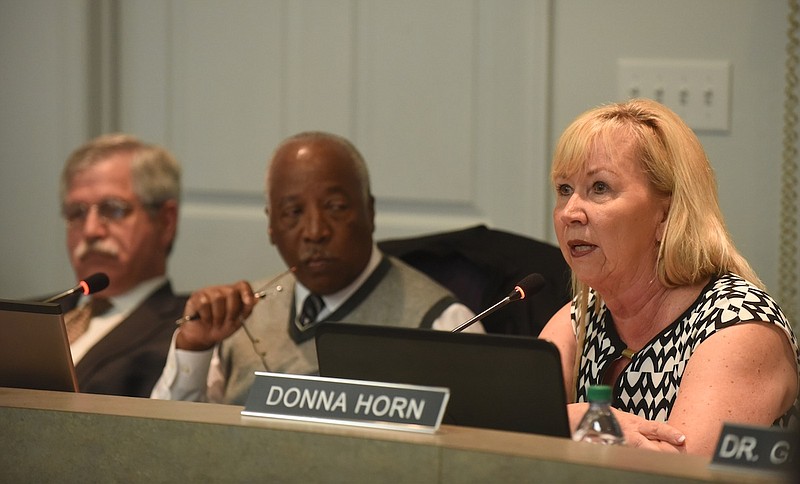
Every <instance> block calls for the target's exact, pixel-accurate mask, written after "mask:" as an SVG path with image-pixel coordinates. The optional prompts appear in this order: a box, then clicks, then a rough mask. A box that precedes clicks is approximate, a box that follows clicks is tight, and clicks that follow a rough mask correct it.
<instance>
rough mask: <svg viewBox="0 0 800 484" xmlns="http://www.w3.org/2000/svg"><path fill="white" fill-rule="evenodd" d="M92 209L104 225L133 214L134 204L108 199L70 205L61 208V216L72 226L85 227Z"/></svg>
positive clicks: (117, 199)
mask: <svg viewBox="0 0 800 484" xmlns="http://www.w3.org/2000/svg"><path fill="white" fill-rule="evenodd" d="M92 207H97V215H99V216H100V220H102V221H103V223H110V222H119V221H120V220H122V219H124V218H125V217H127V216H128V215H130V214H131V212H133V204H132V203H130V202H126V201H125V200H122V199H119V198H106V199H105V200H101V201H99V202H97V203H68V204H66V205H64V206H62V207H61V216H62V217H64V220H66V221H67V223H68V224H70V225H83V224H84V223H86V217H88V216H89V211H91V210H92Z"/></svg>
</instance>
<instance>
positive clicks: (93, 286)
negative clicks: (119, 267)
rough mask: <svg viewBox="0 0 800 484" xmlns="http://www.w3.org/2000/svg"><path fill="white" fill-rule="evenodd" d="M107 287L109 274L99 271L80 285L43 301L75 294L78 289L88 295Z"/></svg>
mask: <svg viewBox="0 0 800 484" xmlns="http://www.w3.org/2000/svg"><path fill="white" fill-rule="evenodd" d="M107 287H108V276H107V275H106V274H105V273H104V272H97V273H95V274H92V275H91V276H89V277H87V278H86V279H84V280H82V281H81V282H79V283H78V285H76V286H75V287H73V288H72V289H67V290H66V291H64V292H62V293H61V294H56V295H55V296H53V297H51V298H49V299H46V300H44V301H42V302H46V303H49V302H53V301H56V300H58V299H61V298H62V297H67V296H69V295H70V294H74V293H76V292H78V291H83V295H84V296H88V295H89V294H94V293H96V292H100V291H102V290H103V289H105V288H107Z"/></svg>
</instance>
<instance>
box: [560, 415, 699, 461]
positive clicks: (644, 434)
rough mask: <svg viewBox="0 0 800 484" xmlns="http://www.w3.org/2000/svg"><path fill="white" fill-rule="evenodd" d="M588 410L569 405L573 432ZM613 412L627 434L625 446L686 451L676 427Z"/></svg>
mask: <svg viewBox="0 0 800 484" xmlns="http://www.w3.org/2000/svg"><path fill="white" fill-rule="evenodd" d="M588 409H589V404H588V403H571V404H569V405H567V413H568V414H569V421H570V426H571V427H572V431H573V432H574V431H575V429H577V428H578V424H579V423H580V421H581V418H583V415H584V414H585V413H586V410H588ZM611 411H612V413H613V414H614V416H615V417H616V418H617V422H619V425H620V427H621V428H622V432H623V433H624V434H625V445H627V446H629V447H638V448H641V449H651V450H659V451H662V452H673V453H683V452H685V451H686V450H685V447H684V445H683V444H684V442H685V441H686V436H685V435H683V432H681V431H680V430H678V429H676V428H675V427H672V426H671V425H668V424H666V423H664V422H656V421H653V420H647V419H644V418H642V417H639V416H636V415H633V414H631V413H627V412H622V411H620V410H617V409H615V408H612V409H611Z"/></svg>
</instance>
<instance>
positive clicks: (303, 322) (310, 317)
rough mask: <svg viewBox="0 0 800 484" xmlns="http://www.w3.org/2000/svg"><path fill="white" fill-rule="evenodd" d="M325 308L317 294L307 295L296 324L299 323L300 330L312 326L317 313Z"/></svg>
mask: <svg viewBox="0 0 800 484" xmlns="http://www.w3.org/2000/svg"><path fill="white" fill-rule="evenodd" d="M324 307H325V302H324V301H323V300H322V298H321V297H320V296H318V295H317V294H309V295H308V296H306V300H305V301H303V309H302V310H301V311H300V316H299V317H298V318H297V322H298V323H300V327H301V328H302V329H305V328H307V327H308V326H310V325H312V324H314V322H316V320H317V316H319V312H320V311H322V308H324Z"/></svg>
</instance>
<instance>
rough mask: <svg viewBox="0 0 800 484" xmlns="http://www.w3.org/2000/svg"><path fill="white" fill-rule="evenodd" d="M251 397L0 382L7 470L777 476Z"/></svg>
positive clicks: (148, 478)
mask: <svg viewBox="0 0 800 484" xmlns="http://www.w3.org/2000/svg"><path fill="white" fill-rule="evenodd" d="M241 410H242V407H238V406H231V405H215V404H206V403H191V402H171V401H158V400H148V399H140V398H128V397H115V396H107V395H90V394H75V393H64V392H47V391H39V390H22V389H13V388H0V429H1V431H2V438H0V482H145V483H149V484H152V483H158V482H180V483H185V482H302V483H308V482H348V483H353V482H369V483H376V482H391V483H392V484H397V483H402V482H413V483H469V482H547V483H552V482H571V483H577V482H613V483H620V482H643V483H647V484H655V483H681V482H779V481H776V479H775V478H774V477H770V476H764V475H753V474H748V473H742V472H737V471H720V470H715V469H709V467H708V460H707V459H705V458H701V457H697V456H687V455H672V454H663V453H658V452H652V451H645V450H640V449H632V448H626V447H605V446H598V445H592V444H585V443H577V442H572V441H570V440H568V439H559V438H554V437H545V436H539V435H530V434H522V433H514V432H501V431H494V430H486V429H474V428H466V427H456V426H447V425H444V426H442V427H441V428H440V430H439V431H438V432H437V433H436V434H432V435H431V434H419V433H412V432H404V431H389V430H378V429H368V428H359V427H347V426H339V425H330V424H315V423H306V422H292V421H283V420H275V419H267V418H254V417H243V416H241V415H240V412H241Z"/></svg>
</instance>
